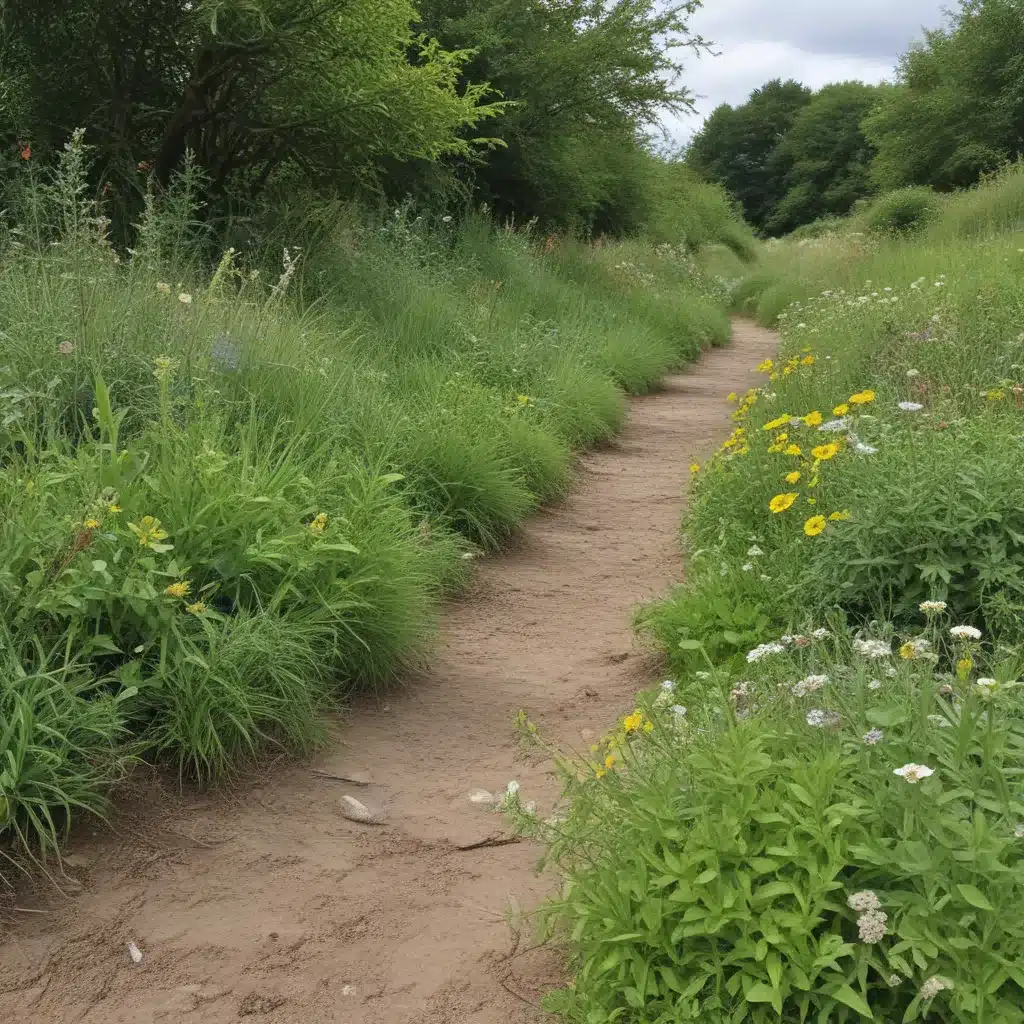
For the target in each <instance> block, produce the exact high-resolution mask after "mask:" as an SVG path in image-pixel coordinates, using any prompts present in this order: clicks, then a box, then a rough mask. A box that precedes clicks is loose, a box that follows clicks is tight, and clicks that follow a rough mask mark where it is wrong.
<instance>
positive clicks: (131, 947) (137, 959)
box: [128, 942, 142, 964]
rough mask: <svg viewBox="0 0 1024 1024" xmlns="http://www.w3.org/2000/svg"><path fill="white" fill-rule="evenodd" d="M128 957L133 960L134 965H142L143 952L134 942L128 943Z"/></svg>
mask: <svg viewBox="0 0 1024 1024" xmlns="http://www.w3.org/2000/svg"><path fill="white" fill-rule="evenodd" d="M128 955H129V956H130V957H131V958H132V963H133V964H141V963H142V950H141V949H139V947H138V946H136V945H135V943H134V942H129V943H128Z"/></svg>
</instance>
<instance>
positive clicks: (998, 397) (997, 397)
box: [985, 388, 1006, 402]
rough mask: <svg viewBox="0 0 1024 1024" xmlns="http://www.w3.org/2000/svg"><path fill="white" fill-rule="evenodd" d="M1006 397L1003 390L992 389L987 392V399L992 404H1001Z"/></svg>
mask: <svg viewBox="0 0 1024 1024" xmlns="http://www.w3.org/2000/svg"><path fill="white" fill-rule="evenodd" d="M1005 397H1006V392H1005V391H1004V390H1003V389H1002V388H992V389H991V390H990V391H986V392H985V398H986V399H988V401H990V402H1001V401H1002V400H1003V399H1004V398H1005Z"/></svg>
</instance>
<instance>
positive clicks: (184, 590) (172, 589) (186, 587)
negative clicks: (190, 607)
mask: <svg viewBox="0 0 1024 1024" xmlns="http://www.w3.org/2000/svg"><path fill="white" fill-rule="evenodd" d="M191 589H192V584H191V583H189V581H188V580H179V581H178V582H177V583H172V584H171V585H170V586H169V587H165V588H164V593H165V594H166V595H167V596H168V597H188V594H189V591H190V590H191Z"/></svg>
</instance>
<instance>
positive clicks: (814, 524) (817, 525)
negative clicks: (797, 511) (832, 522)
mask: <svg viewBox="0 0 1024 1024" xmlns="http://www.w3.org/2000/svg"><path fill="white" fill-rule="evenodd" d="M827 525H828V523H827V520H826V519H825V517H824V516H811V518H810V519H808V520H807V522H806V523H804V533H806V534H807V536H808V537H817V536H818V534H819V533H821V532H822V531H823V530H824V529H825V527H826V526H827Z"/></svg>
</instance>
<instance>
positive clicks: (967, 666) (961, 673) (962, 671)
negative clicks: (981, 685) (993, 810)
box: [956, 658, 974, 682]
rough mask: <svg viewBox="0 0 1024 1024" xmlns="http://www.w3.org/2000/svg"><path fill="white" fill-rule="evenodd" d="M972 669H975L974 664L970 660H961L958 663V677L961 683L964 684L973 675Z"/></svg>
mask: <svg viewBox="0 0 1024 1024" xmlns="http://www.w3.org/2000/svg"><path fill="white" fill-rule="evenodd" d="M972 668H974V662H973V661H971V659H970V658H961V659H960V660H959V661H958V662H957V663H956V675H957V678H958V679H959V680H960V682H963V681H964V680H965V679H966V678H967V677H968V676H969V675H970V674H971V669H972Z"/></svg>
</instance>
